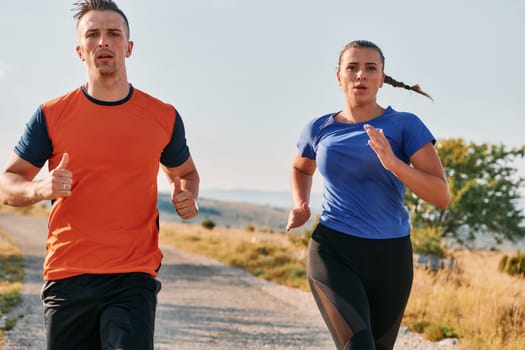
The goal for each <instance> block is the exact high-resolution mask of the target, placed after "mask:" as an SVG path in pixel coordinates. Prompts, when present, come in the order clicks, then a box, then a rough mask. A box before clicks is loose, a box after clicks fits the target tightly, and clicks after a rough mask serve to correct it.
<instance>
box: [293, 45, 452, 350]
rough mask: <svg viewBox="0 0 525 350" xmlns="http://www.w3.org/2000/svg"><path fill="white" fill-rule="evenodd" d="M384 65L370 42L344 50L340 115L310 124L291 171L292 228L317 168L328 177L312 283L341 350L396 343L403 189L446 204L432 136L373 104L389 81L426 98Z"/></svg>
mask: <svg viewBox="0 0 525 350" xmlns="http://www.w3.org/2000/svg"><path fill="white" fill-rule="evenodd" d="M384 63H385V59H384V56H383V53H382V52H381V49H380V48H379V47H378V46H377V45H375V44H374V43H371V42H369V41H364V40H359V41H353V42H351V43H349V44H348V45H346V46H345V48H344V49H343V50H342V52H341V54H340V56H339V66H338V70H337V80H338V82H339V85H340V86H341V88H342V91H343V93H344V96H345V105H344V108H343V109H342V110H341V111H339V112H336V113H330V114H327V115H324V116H322V117H319V118H316V119H314V120H312V121H311V122H310V123H309V124H308V125H307V126H306V128H305V129H304V131H303V132H302V134H301V136H300V139H299V142H298V154H297V157H296V159H295V160H294V162H293V167H292V175H291V187H292V196H293V201H294V209H293V210H291V211H290V215H289V219H288V225H287V230H290V229H293V228H296V227H300V226H301V225H303V224H304V223H305V222H306V221H307V220H308V219H309V217H310V208H309V197H310V191H311V187H312V176H313V174H314V172H315V170H316V168H318V169H319V172H320V174H321V175H322V177H323V179H324V190H323V197H324V200H323V205H322V214H321V217H320V220H319V224H318V226H317V227H316V228H315V230H314V233H313V234H312V238H311V240H310V245H309V252H308V279H309V283H310V288H311V290H312V293H313V296H314V298H315V301H316V303H317V305H318V307H319V310H320V312H321V314H322V316H323V318H324V320H325V322H326V324H327V326H328V329H329V330H330V333H331V335H332V338H333V339H334V342H335V344H336V346H337V349H345V350H348V349H359V350H364V349H378V350H379V349H381V350H382V349H392V348H393V346H394V343H395V340H396V337H397V334H398V331H399V327H400V324H401V319H402V316H403V312H404V310H405V306H406V303H407V301H408V297H409V294H410V289H411V286H412V278H413V266H412V247H411V242H410V236H409V235H410V223H409V215H408V211H407V210H406V208H405V206H404V193H405V188H406V187H408V188H409V189H410V190H411V191H412V192H413V193H415V194H416V195H417V196H419V197H420V198H421V199H423V200H425V201H427V202H429V203H431V204H433V205H435V206H436V207H439V208H445V207H446V206H447V205H448V203H449V191H448V184H447V180H446V176H445V171H444V169H443V166H442V164H441V160H440V159H439V156H438V155H437V153H436V151H435V149H434V147H433V145H434V143H435V138H434V137H433V135H432V134H431V133H430V131H429V130H428V129H427V128H426V126H425V125H424V124H423V123H422V122H421V120H420V119H419V118H418V117H417V116H415V115H414V114H411V113H406V112H397V111H395V110H394V109H393V108H391V107H386V108H384V107H381V106H380V105H378V104H377V92H378V90H379V89H380V88H381V87H382V86H383V84H384V83H387V84H390V85H393V86H396V87H403V88H406V89H410V90H413V91H416V92H418V93H421V94H423V95H425V96H428V95H427V94H426V93H425V92H423V91H422V90H421V89H420V88H419V86H417V85H415V86H412V87H411V86H408V85H405V84H404V83H401V82H398V81H396V80H394V79H392V78H391V77H389V76H387V75H385V74H384ZM428 97H430V96H428Z"/></svg>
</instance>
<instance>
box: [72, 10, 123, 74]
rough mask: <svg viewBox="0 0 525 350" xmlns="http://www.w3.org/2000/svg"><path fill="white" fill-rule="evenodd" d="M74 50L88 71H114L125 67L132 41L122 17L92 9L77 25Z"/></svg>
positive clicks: (110, 72)
mask: <svg viewBox="0 0 525 350" xmlns="http://www.w3.org/2000/svg"><path fill="white" fill-rule="evenodd" d="M77 37H78V46H77V48H76V50H77V53H78V55H79V57H80V59H82V60H83V61H86V64H87V66H88V72H89V74H94V75H98V76H108V75H115V74H117V73H118V72H120V71H123V70H125V59H126V58H127V57H129V56H130V55H131V50H132V48H133V42H131V41H129V40H128V32H127V28H126V24H125V22H124V18H122V16H121V15H120V14H118V13H117V12H114V11H101V10H93V11H89V12H88V13H86V14H85V15H84V16H83V17H82V18H81V20H80V21H79V22H78V25H77Z"/></svg>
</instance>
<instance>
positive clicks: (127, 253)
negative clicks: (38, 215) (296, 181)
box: [0, 0, 199, 350]
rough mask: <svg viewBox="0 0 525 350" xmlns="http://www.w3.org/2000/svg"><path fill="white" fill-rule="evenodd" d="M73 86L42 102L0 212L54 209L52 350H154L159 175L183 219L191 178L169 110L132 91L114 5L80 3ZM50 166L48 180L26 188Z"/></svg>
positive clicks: (123, 23)
mask: <svg viewBox="0 0 525 350" xmlns="http://www.w3.org/2000/svg"><path fill="white" fill-rule="evenodd" d="M75 5H77V6H78V7H77V13H76V15H75V18H76V19H77V36H78V46H77V48H76V51H77V53H78V56H79V58H80V59H81V60H82V61H84V62H85V64H86V67H87V81H86V83H85V84H84V85H83V86H81V87H80V88H78V89H76V90H74V91H72V92H70V93H68V94H66V95H64V96H62V97H59V98H57V99H54V100H52V101H49V102H46V103H43V104H42V105H41V106H39V108H38V109H37V111H36V113H35V114H34V115H33V117H32V118H31V120H30V121H29V122H28V124H27V126H26V130H25V132H24V134H23V136H22V137H21V138H20V141H19V142H18V144H17V145H16V146H15V148H14V152H13V154H12V155H11V157H10V159H9V160H8V162H7V165H6V168H5V170H4V172H3V173H2V174H1V175H0V200H1V203H3V204H5V205H11V206H15V207H21V206H28V205H32V204H34V203H37V202H39V201H42V200H51V201H52V203H53V206H52V209H51V213H50V217H49V232H48V238H47V243H46V246H47V256H46V259H45V262H44V282H45V283H44V287H43V290H42V299H43V304H44V319H45V325H46V336H47V347H48V349H49V350H67V349H75V350H79V349H86V350H87V349H89V350H93V349H125V350H129V349H137V350H139V349H140V350H147V349H153V340H154V335H153V334H154V323H155V309H156V303H157V299H156V297H157V292H158V291H159V290H160V283H159V282H158V281H157V280H156V276H157V271H158V269H159V268H160V264H161V259H162V253H161V251H160V249H159V246H158V231H159V226H158V210H157V196H158V193H157V174H158V170H159V163H160V167H161V168H162V169H163V171H164V173H165V174H166V175H167V178H168V182H169V183H170V184H171V186H172V201H173V205H174V207H175V209H176V211H177V213H178V214H179V215H180V217H182V218H183V219H190V218H192V217H193V216H195V215H196V214H197V210H198V209H197V204H196V198H197V195H198V188H199V175H198V172H197V169H196V167H195V165H194V163H193V160H192V158H191V155H190V153H189V149H188V146H187V144H186V138H185V131H184V125H183V122H182V119H181V117H180V115H179V114H178V112H177V111H176V110H175V108H174V107H173V106H171V105H169V104H166V103H163V102H161V101H159V100H157V99H156V98H154V97H151V96H149V95H148V94H146V93H144V92H142V91H140V90H138V89H136V88H134V87H133V86H132V85H131V84H130V83H129V82H128V79H127V74H126V65H125V60H126V58H128V57H129V56H130V55H131V52H132V49H133V42H132V41H130V40H129V24H128V20H127V18H126V16H125V15H124V13H123V12H122V11H121V10H120V9H119V8H118V7H117V5H116V4H115V3H114V2H112V1H111V0H84V1H80V2H77V3H76V4H75ZM46 161H48V166H49V170H50V172H49V176H48V177H47V178H45V179H43V180H39V181H35V180H34V178H35V176H36V175H37V174H38V172H39V171H40V169H41V168H42V166H43V165H44V164H45V162H46Z"/></svg>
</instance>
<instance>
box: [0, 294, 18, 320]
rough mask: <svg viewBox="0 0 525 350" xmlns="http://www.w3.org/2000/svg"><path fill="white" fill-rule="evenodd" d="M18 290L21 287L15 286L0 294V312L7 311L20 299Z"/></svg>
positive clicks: (4, 312)
mask: <svg viewBox="0 0 525 350" xmlns="http://www.w3.org/2000/svg"><path fill="white" fill-rule="evenodd" d="M20 290H21V287H17V288H13V289H12V290H9V291H7V292H5V293H2V294H0V312H1V313H2V314H6V313H8V312H9V311H11V309H12V308H13V307H15V306H16V305H18V303H20V301H22V296H21V294H20Z"/></svg>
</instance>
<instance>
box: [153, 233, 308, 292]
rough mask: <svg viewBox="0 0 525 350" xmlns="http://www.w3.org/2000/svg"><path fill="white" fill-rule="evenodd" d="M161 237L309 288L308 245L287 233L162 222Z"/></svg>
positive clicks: (262, 275) (261, 274)
mask: <svg viewBox="0 0 525 350" xmlns="http://www.w3.org/2000/svg"><path fill="white" fill-rule="evenodd" d="M160 238H161V240H162V241H164V242H166V243H169V244H172V245H174V246H176V247H178V248H180V249H183V250H186V251H189V252H192V253H196V254H200V255H204V256H207V257H211V258H213V259H216V260H218V261H220V262H222V263H225V264H228V265H232V266H236V267H240V268H242V269H244V270H245V271H247V272H249V273H251V274H253V275H255V276H257V277H260V278H263V279H265V280H270V281H274V282H276V283H279V284H283V285H287V286H290V287H293V288H299V289H302V290H308V285H307V282H306V269H305V262H306V260H305V259H306V247H305V246H304V245H302V244H300V243H295V242H294V241H293V240H290V239H289V238H288V235H287V234H285V233H267V232H261V231H257V230H256V229H254V228H253V227H251V228H250V230H248V231H247V230H241V229H227V228H222V227H215V228H214V229H212V230H209V229H205V228H204V227H201V226H197V225H185V224H179V223H162V225H161V232H160Z"/></svg>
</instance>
